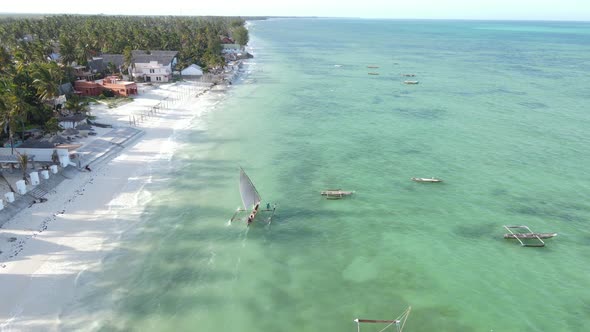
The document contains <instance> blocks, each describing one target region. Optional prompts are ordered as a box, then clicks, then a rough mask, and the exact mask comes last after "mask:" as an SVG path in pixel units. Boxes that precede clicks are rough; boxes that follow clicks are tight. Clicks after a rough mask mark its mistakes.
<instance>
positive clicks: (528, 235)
mask: <svg viewBox="0 0 590 332" xmlns="http://www.w3.org/2000/svg"><path fill="white" fill-rule="evenodd" d="M554 236H557V233H508V234H504V238H505V239H517V238H518V239H536V238H540V239H549V238H552V237H554Z"/></svg>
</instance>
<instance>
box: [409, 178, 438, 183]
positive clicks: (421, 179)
mask: <svg viewBox="0 0 590 332" xmlns="http://www.w3.org/2000/svg"><path fill="white" fill-rule="evenodd" d="M411 180H412V181H416V182H430V183H436V182H443V180H441V179H437V178H411Z"/></svg>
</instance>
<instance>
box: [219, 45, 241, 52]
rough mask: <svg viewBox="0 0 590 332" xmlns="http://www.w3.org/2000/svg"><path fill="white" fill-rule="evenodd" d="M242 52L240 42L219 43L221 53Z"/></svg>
mask: <svg viewBox="0 0 590 332" xmlns="http://www.w3.org/2000/svg"><path fill="white" fill-rule="evenodd" d="M240 52H242V46H241V45H240V44H221V53H223V54H231V53H234V54H235V53H240Z"/></svg>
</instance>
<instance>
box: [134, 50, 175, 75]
mask: <svg viewBox="0 0 590 332" xmlns="http://www.w3.org/2000/svg"><path fill="white" fill-rule="evenodd" d="M132 54H133V65H132V66H131V75H132V76H133V77H134V78H135V79H141V80H143V81H145V82H156V83H160V82H169V81H171V80H172V70H173V69H174V66H176V62H177V59H176V56H177V54H178V52H177V51H149V52H146V51H133V52H132Z"/></svg>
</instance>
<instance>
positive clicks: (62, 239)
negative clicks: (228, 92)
mask: <svg viewBox="0 0 590 332" xmlns="http://www.w3.org/2000/svg"><path fill="white" fill-rule="evenodd" d="M204 89H205V87H197V86H196V85H195V84H192V83H186V82H185V83H176V84H166V85H162V86H160V87H158V88H154V87H147V86H146V87H143V88H141V89H140V94H139V96H137V97H136V98H135V100H134V101H133V102H132V103H128V104H125V105H122V106H120V107H118V108H114V109H108V108H107V107H102V106H95V107H93V109H92V112H93V115H95V116H97V121H99V122H103V123H111V124H113V125H114V126H129V119H130V116H131V118H132V116H133V115H135V116H136V120H139V119H140V116H139V114H140V113H141V112H143V111H145V110H147V109H149V108H150V107H151V106H153V105H155V104H156V103H157V102H159V101H160V100H162V99H163V98H165V97H175V98H177V99H176V100H175V101H174V102H172V101H169V102H168V107H169V108H168V109H162V110H160V111H159V112H158V114H156V115H155V116H152V117H149V118H145V119H144V121H143V122H141V123H138V126H137V128H139V129H142V130H144V131H145V135H143V136H141V137H139V138H138V139H136V141H134V142H133V143H131V144H129V146H128V147H126V148H125V149H123V150H119V151H120V152H118V153H112V154H111V155H110V156H108V157H106V158H102V159H101V160H100V161H99V162H95V163H92V164H91V167H92V171H91V172H81V173H79V174H78V176H76V177H75V178H73V179H69V180H65V181H64V182H62V183H61V184H60V185H59V186H58V187H57V188H56V189H55V190H54V191H53V192H51V193H50V194H49V195H48V196H46V198H48V201H47V202H44V203H39V204H34V205H33V206H31V207H30V208H28V209H25V210H23V211H21V212H20V213H19V214H18V215H16V216H15V217H14V218H12V219H11V220H10V221H9V222H8V223H6V224H5V225H4V227H3V228H0V251H1V253H0V294H2V295H1V297H0V298H2V301H0V331H57V330H61V329H60V313H61V311H62V309H63V308H64V306H66V305H67V304H68V303H72V302H73V301H74V300H75V296H76V294H75V289H76V288H75V285H76V284H77V283H78V282H79V280H80V278H81V277H82V276H83V274H84V273H85V271H96V270H97V269H100V268H101V266H100V265H101V260H102V258H103V257H105V255H106V254H108V253H109V252H110V251H111V250H112V249H113V248H116V247H117V243H118V239H119V238H120V235H121V234H122V233H123V232H125V230H127V229H130V228H133V227H134V225H135V223H136V222H137V220H138V216H139V214H140V213H141V212H142V209H143V207H144V206H145V204H146V203H147V202H149V200H150V196H149V193H147V192H146V191H144V190H142V188H143V187H144V186H145V184H146V183H149V181H150V168H149V165H150V163H152V162H156V161H160V160H164V161H165V160H168V158H169V157H170V155H171V153H172V151H173V149H174V148H175V146H174V143H173V140H171V137H172V136H173V134H174V131H175V130H177V129H182V128H184V127H186V126H187V125H189V124H190V122H191V121H190V120H191V119H193V118H195V117H198V116H199V115H201V114H202V113H203V112H204V111H206V110H207V105H206V104H207V101H206V100H207V98H208V95H207V93H205V94H204V95H202V96H200V97H198V98H197V97H195V95H196V93H198V92H199V91H203V90H204ZM146 166H148V167H146Z"/></svg>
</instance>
